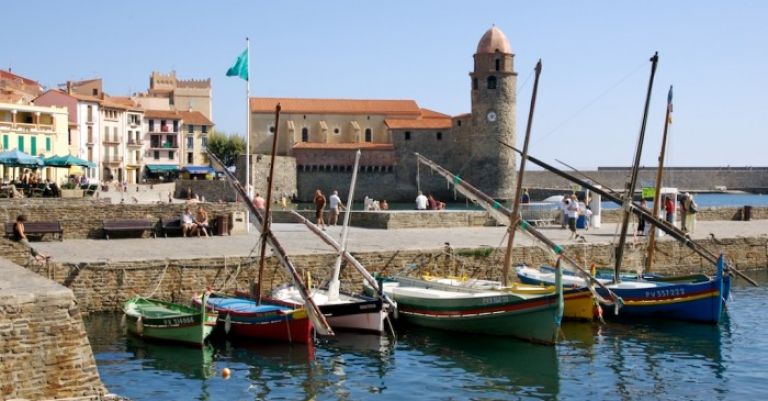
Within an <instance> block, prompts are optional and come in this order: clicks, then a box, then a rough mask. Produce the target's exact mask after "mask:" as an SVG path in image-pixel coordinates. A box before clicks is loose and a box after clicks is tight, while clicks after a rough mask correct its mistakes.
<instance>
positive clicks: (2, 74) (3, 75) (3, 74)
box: [0, 70, 40, 85]
mask: <svg viewBox="0 0 768 401" xmlns="http://www.w3.org/2000/svg"><path fill="white" fill-rule="evenodd" d="M0 79H9V80H20V81H21V82H22V83H24V84H25V85H40V84H39V83H38V82H37V81H33V80H31V79H29V78H24V77H22V76H21V75H16V74H14V73H12V72H8V71H5V70H0Z"/></svg>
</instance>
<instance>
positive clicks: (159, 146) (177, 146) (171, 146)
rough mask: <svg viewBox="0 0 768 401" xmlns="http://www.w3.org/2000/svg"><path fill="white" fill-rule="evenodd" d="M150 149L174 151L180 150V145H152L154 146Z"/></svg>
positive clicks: (169, 143)
mask: <svg viewBox="0 0 768 401" xmlns="http://www.w3.org/2000/svg"><path fill="white" fill-rule="evenodd" d="M149 148H150V149H158V150H162V149H168V150H172V149H178V148H179V144H178V143H172V142H164V143H152V144H150V145H149Z"/></svg>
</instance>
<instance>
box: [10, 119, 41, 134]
mask: <svg viewBox="0 0 768 401" xmlns="http://www.w3.org/2000/svg"><path fill="white" fill-rule="evenodd" d="M0 130H2V131H11V130H14V131H21V132H22V133H25V134H32V133H35V134H51V133H53V132H54V131H53V125H51V124H29V123H15V124H14V123H12V122H8V121H0Z"/></svg>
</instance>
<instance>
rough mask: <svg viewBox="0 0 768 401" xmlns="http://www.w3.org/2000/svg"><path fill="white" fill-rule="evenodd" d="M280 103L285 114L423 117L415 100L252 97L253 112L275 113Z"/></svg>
mask: <svg viewBox="0 0 768 401" xmlns="http://www.w3.org/2000/svg"><path fill="white" fill-rule="evenodd" d="M278 103H280V107H281V111H282V112H283V113H304V114H384V115H388V114H397V115H413V116H418V115H421V110H420V109H419V106H418V105H417V104H416V102H415V101H413V100H370V99H369V100H362V99H301V98H266V97H252V98H251V99H250V105H251V112H255V113H274V112H275V106H276V105H277V104H278Z"/></svg>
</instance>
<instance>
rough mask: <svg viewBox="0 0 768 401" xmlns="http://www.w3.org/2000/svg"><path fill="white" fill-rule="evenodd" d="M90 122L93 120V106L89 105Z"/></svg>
mask: <svg viewBox="0 0 768 401" xmlns="http://www.w3.org/2000/svg"><path fill="white" fill-rule="evenodd" d="M88 122H89V123H92V122H93V106H88Z"/></svg>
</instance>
